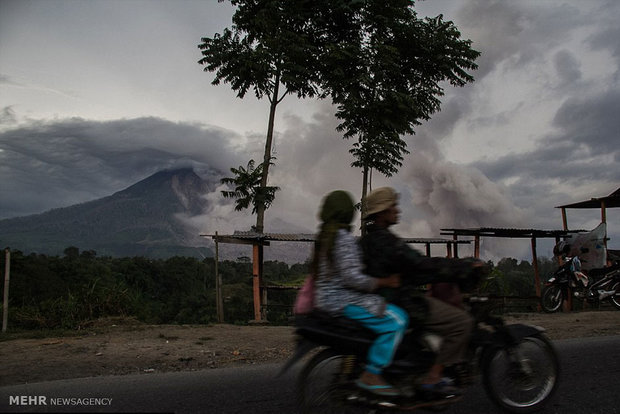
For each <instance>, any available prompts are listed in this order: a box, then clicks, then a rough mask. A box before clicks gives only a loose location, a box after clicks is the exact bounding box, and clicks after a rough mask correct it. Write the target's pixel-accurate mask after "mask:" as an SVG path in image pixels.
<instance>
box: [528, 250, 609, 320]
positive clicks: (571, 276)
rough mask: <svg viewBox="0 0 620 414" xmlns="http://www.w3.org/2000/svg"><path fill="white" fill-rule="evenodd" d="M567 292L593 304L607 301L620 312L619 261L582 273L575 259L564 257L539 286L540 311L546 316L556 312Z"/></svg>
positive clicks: (578, 262) (565, 298)
mask: <svg viewBox="0 0 620 414" xmlns="http://www.w3.org/2000/svg"><path fill="white" fill-rule="evenodd" d="M569 288H570V289H569ZM570 290H572V292H573V295H574V297H575V298H577V299H582V300H586V301H588V302H589V303H592V304H594V305H598V304H600V303H601V302H603V301H609V302H611V303H612V305H614V306H615V307H616V309H620V262H619V261H616V262H615V263H614V265H613V266H610V267H605V268H602V269H592V270H589V271H588V272H587V273H585V271H583V270H582V268H581V261H580V260H579V257H578V256H574V257H568V258H566V261H565V263H564V264H563V265H562V266H560V267H559V268H558V269H557V270H556V271H555V272H553V274H552V275H551V277H549V279H548V280H547V282H546V283H545V286H544V287H543V290H542V292H541V294H540V305H541V307H542V309H543V310H544V311H545V312H548V313H553V312H557V311H558V310H559V309H560V308H561V307H562V303H563V302H564V301H565V300H567V298H568V295H569V294H570V293H569V292H570Z"/></svg>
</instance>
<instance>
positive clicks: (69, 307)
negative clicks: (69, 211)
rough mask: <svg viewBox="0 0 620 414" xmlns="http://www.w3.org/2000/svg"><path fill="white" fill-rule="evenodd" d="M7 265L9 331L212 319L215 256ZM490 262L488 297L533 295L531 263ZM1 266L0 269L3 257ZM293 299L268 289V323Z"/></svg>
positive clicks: (267, 274)
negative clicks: (112, 320) (115, 320)
mask: <svg viewBox="0 0 620 414" xmlns="http://www.w3.org/2000/svg"><path fill="white" fill-rule="evenodd" d="M243 259H244V258H240V260H237V261H231V260H226V261H220V262H219V263H218V270H219V273H220V275H221V278H222V281H223V287H222V291H223V298H224V320H225V322H227V323H235V324H245V323H247V322H248V321H250V320H252V319H253V318H254V315H253V305H252V265H251V263H249V262H248V261H247V260H243ZM10 264H11V268H10V288H9V305H10V306H9V314H8V315H9V328H10V329H55V328H64V329H80V327H82V326H83V325H84V324H88V323H89V322H91V321H93V320H96V319H98V318H104V317H112V316H123V317H135V318H136V319H138V320H139V321H142V322H145V323H150V324H208V323H212V322H216V321H217V314H216V292H215V261H214V259H213V258H206V259H204V260H199V259H196V258H191V257H180V256H177V257H172V258H169V259H147V258H144V257H127V258H112V257H98V256H97V254H96V252H94V251H92V250H86V251H82V252H80V250H79V249H78V248H75V247H69V248H67V249H65V252H64V256H62V257H61V256H46V255H41V254H30V255H25V254H23V253H22V252H20V251H13V252H11V262H10ZM489 264H490V265H491V266H492V272H491V274H490V277H489V278H488V279H487V280H486V281H485V282H484V283H483V285H482V288H483V290H484V292H485V293H487V294H490V295H495V296H514V297H522V298H527V297H529V298H531V297H532V296H534V295H535V292H536V288H535V283H534V270H533V267H532V265H531V263H529V262H527V261H518V260H516V259H512V258H505V259H502V260H500V261H499V262H498V263H497V264H493V263H489ZM538 265H539V269H540V274H541V279H543V281H544V276H545V275H546V274H547V273H549V272H551V271H553V269H554V268H555V266H556V264H555V263H554V262H552V261H551V260H549V259H546V258H541V259H539V263H538ZM0 269H2V271H4V269H5V255H2V258H1V259H0ZM307 274H308V264H307V263H301V264H294V265H289V264H287V263H284V262H279V261H266V262H265V263H264V285H267V286H288V287H296V286H300V285H301V284H302V283H303V280H304V278H305V277H306V275H307ZM3 276H4V273H3ZM3 289H4V287H3ZM2 294H4V292H2ZM295 295H296V290H295V289H278V290H269V292H268V299H269V301H268V303H269V307H268V310H267V312H268V314H267V318H268V320H269V321H270V322H271V323H274V324H285V323H288V322H289V319H290V316H291V306H292V304H293V302H294V299H295Z"/></svg>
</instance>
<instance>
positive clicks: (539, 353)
mask: <svg viewBox="0 0 620 414" xmlns="http://www.w3.org/2000/svg"><path fill="white" fill-rule="evenodd" d="M559 371H560V365H559V363H558V358H557V354H556V352H555V350H554V348H553V346H552V345H551V342H550V341H549V340H548V339H547V337H545V336H544V335H542V334H537V335H534V336H527V337H525V338H523V339H522V340H521V341H520V342H519V343H518V344H516V345H511V346H509V347H505V348H497V349H495V350H493V351H492V352H490V353H489V354H488V355H487V356H486V358H485V360H484V361H483V366H482V373H483V384H484V388H485V390H486V392H487V394H488V395H489V397H490V398H491V399H492V400H493V401H494V402H495V403H496V404H498V405H499V406H500V407H502V408H503V409H504V410H506V411H508V412H511V413H530V412H533V411H537V410H539V409H541V408H542V406H543V405H544V404H545V403H546V402H547V401H548V400H549V398H550V397H551V395H552V394H553V392H554V391H555V389H556V387H557V384H558V379H559Z"/></svg>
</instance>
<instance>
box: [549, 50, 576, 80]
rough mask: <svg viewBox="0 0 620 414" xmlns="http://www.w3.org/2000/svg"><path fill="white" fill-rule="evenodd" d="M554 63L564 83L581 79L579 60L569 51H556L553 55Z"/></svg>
mask: <svg viewBox="0 0 620 414" xmlns="http://www.w3.org/2000/svg"><path fill="white" fill-rule="evenodd" d="M553 64H554V66H555V70H556V72H557V74H558V76H559V78H560V80H561V82H560V83H561V84H562V85H566V84H569V83H571V82H576V81H578V80H579V79H581V69H580V64H579V61H578V60H577V59H576V58H575V56H574V55H573V54H572V53H570V52H569V51H567V50H560V51H559V52H558V53H556V54H555V56H554V57H553Z"/></svg>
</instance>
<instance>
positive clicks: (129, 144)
mask: <svg viewBox="0 0 620 414" xmlns="http://www.w3.org/2000/svg"><path fill="white" fill-rule="evenodd" d="M235 137H236V134H234V133H231V132H229V131H225V130H222V129H219V128H210V127H205V126H201V125H195V124H182V123H174V122H169V121H165V120H162V119H158V118H138V119H131V120H118V121H106V122H97V121H86V120H83V119H78V118H76V119H67V120H59V121H48V122H31V123H30V124H27V125H25V126H22V127H19V128H15V129H9V130H5V131H3V132H1V133H0V175H1V177H2V180H1V183H0V190H1V191H0V192H1V193H2V194H5V195H10V196H3V197H2V198H1V199H0V212H1V213H0V217H3V218H6V217H12V216H19V215H26V214H32V213H37V212H41V211H43V210H47V209H49V208H54V207H62V206H67V205H71V204H74V203H78V202H84V201H88V200H92V199H95V198H99V197H103V196H106V195H109V194H110V193H112V192H115V191H119V190H122V189H123V188H125V187H126V186H128V185H131V184H133V183H135V182H136V181H138V180H140V179H143V178H145V177H147V176H148V175H150V174H153V173H154V172H157V171H159V170H163V169H169V168H180V167H187V166H192V167H194V168H195V169H196V170H197V172H199V173H200V172H202V173H207V172H208V171H210V170H211V171H212V170H220V171H224V170H227V169H228V168H229V167H230V166H231V165H235V164H236V163H237V161H238V155H236V154H235V150H234V148H233V147H232V145H231V140H232V139H233V138H235ZM16 194H19V197H17V196H15V195H16Z"/></svg>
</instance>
